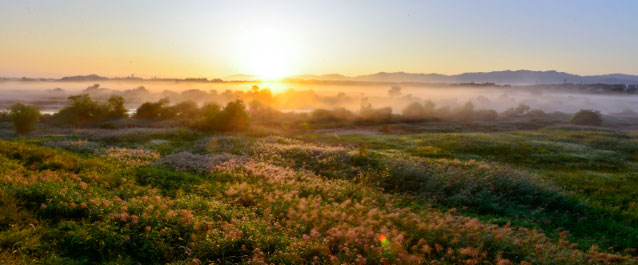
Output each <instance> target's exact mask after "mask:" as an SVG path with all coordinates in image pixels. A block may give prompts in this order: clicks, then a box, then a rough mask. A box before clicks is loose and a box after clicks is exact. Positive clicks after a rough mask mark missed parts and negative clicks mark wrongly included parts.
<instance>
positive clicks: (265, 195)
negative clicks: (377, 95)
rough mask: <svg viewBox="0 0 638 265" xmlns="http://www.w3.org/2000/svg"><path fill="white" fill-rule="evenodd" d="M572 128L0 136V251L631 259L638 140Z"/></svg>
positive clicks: (35, 254) (158, 259) (237, 257)
mask: <svg viewBox="0 0 638 265" xmlns="http://www.w3.org/2000/svg"><path fill="white" fill-rule="evenodd" d="M222 112H223V111H222ZM584 129H586V128H584ZM584 129H583V128H582V127H581V130H580V131H567V130H541V131H530V132H509V133H485V134H482V133H440V134H417V135H351V136H347V135H343V136H340V137H334V136H329V135H319V134H309V135H299V136H298V138H303V139H306V141H302V140H299V139H291V138H287V137H282V136H270V137H263V138H255V137H249V136H245V135H243V134H242V135H212V136H210V135H203V134H200V133H196V132H192V131H188V130H184V129H172V130H167V129H139V128H135V129H126V130H97V129H91V130H82V131H80V132H82V133H84V134H82V135H77V136H66V137H63V138H60V139H58V138H47V139H32V140H28V141H27V140H14V141H1V140H0V260H2V261H4V262H7V263H51V264H86V263H90V264H93V263H101V264H137V263H141V264H190V263H193V264H210V263H215V264H270V263H274V264H309V263H314V264H344V263H345V264H597V263H603V264H635V263H636V262H637V260H636V256H635V255H636V253H635V252H632V251H635V250H632V247H633V246H635V245H636V238H638V236H637V233H636V231H637V230H636V223H635V222H633V221H632V220H636V219H632V218H636V217H638V215H636V216H634V217H632V215H631V214H630V213H631V212H632V211H635V210H638V209H636V208H635V205H634V206H632V204H631V203H632V202H635V201H636V198H634V196H635V193H632V189H635V188H636V186H635V185H638V182H636V180H635V179H633V180H632V176H633V175H631V174H630V172H633V171H635V168H634V166H635V165H634V161H636V158H635V157H634V155H633V154H635V153H636V152H637V151H638V144H637V143H638V141H637V140H636V137H635V135H633V134H629V133H622V132H609V131H583V130H584ZM107 134H108V135H107ZM78 137H79V138H80V139H84V138H88V139H89V141H85V140H76V139H77V138H78ZM160 139H161V140H160ZM310 142H312V143H310ZM36 143H43V144H45V145H48V146H54V147H59V148H61V149H64V150H61V149H52V148H48V147H41V146H37V145H35V144H36ZM83 146H94V147H98V151H97V152H85V150H86V149H85V148H84V147H83ZM609 150H613V153H612V152H609ZM536 152H540V154H539V155H541V156H542V155H545V156H548V158H547V159H538V157H536V158H529V159H526V157H531V155H530V154H534V153H536ZM517 153H522V155H520V156H514V157H512V156H513V154H517ZM160 154H161V155H160ZM578 155H581V157H580V158H578ZM556 159H559V163H557V164H558V165H556V166H555V167H550V166H549V165H552V160H556ZM561 159H566V160H565V161H572V163H571V164H569V165H567V166H562V165H560V164H561V163H562V162H564V160H561ZM510 164H511V166H510ZM613 164H616V165H619V166H617V167H615V168H612V167H611V165H613ZM563 172H568V173H570V174H569V175H566V174H563ZM583 172H588V173H586V174H583ZM550 173H551V174H550ZM625 173H627V174H625ZM603 174H604V175H603ZM579 178H584V179H585V181H582V180H579ZM615 178H623V179H622V180H621V179H617V180H616V179H615ZM621 183H622V185H621ZM572 185H573V186H572ZM632 185H634V186H632ZM623 186H624V187H623ZM581 189H583V191H581ZM632 207H634V208H632ZM621 211H622V212H623V213H622V214H621ZM636 212H638V211H636ZM598 246H601V247H602V248H600V247H598ZM608 247H613V248H608ZM632 255H633V256H632Z"/></svg>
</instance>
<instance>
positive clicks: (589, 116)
mask: <svg viewBox="0 0 638 265" xmlns="http://www.w3.org/2000/svg"><path fill="white" fill-rule="evenodd" d="M569 122H570V123H572V124H576V125H587V126H600V125H601V124H602V123H603V119H602V118H601V116H600V112H598V111H593V110H580V111H579V112H576V114H574V116H572V117H571V119H569Z"/></svg>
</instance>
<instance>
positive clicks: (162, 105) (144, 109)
mask: <svg viewBox="0 0 638 265" xmlns="http://www.w3.org/2000/svg"><path fill="white" fill-rule="evenodd" d="M169 103H170V100H169V99H168V98H163V99H160V100H159V101H157V102H154V103H153V102H145V103H144V104H142V105H140V106H139V107H138V108H137V111H135V115H134V117H135V118H136V119H145V120H166V119H171V118H173V117H175V113H174V112H173V110H172V109H171V108H170V107H169Z"/></svg>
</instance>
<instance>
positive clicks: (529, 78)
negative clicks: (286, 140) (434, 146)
mask: <svg viewBox="0 0 638 265" xmlns="http://www.w3.org/2000/svg"><path fill="white" fill-rule="evenodd" d="M326 76H329V78H326ZM292 78H299V79H306V80H349V81H366V82H419V83H471V82H474V83H496V84H511V85H534V84H557V83H563V82H567V83H587V84H594V83H605V84H638V76H636V75H626V74H608V75H591V76H580V75H575V74H569V73H564V72H557V71H530V70H517V71H510V70H507V71H494V72H477V73H463V74H458V75H442V74H436V73H431V74H421V73H405V72H394V73H387V72H380V73H376V74H370V75H359V76H354V77H348V76H342V75H323V76H317V75H300V76H295V77H292Z"/></svg>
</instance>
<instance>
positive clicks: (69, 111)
mask: <svg viewBox="0 0 638 265" xmlns="http://www.w3.org/2000/svg"><path fill="white" fill-rule="evenodd" d="M124 103H125V102H124V98H123V97H122V96H111V97H109V98H108V99H107V100H106V101H105V102H98V101H96V100H94V99H92V98H91V97H90V96H89V95H87V94H82V95H77V96H70V97H69V98H68V105H67V106H65V107H64V108H62V109H61V110H60V111H58V112H57V113H55V114H53V115H40V111H39V109H38V108H37V107H34V106H27V105H24V104H20V103H18V104H15V105H14V106H13V107H12V108H11V110H10V111H9V112H8V113H0V114H2V116H0V119H4V120H12V121H13V124H14V127H15V130H16V133H18V134H27V133H29V132H31V131H33V130H34V129H35V128H36V124H37V123H38V122H39V121H42V122H45V123H47V124H49V125H51V126H72V127H102V128H113V129H115V128H119V127H122V126H118V125H114V124H116V123H117V122H118V121H122V120H143V121H147V122H148V123H147V124H154V123H160V122H162V121H176V122H177V123H173V125H176V126H186V127H190V128H193V129H197V130H201V131H207V132H228V131H244V130H246V129H248V128H249V126H250V124H251V120H252V121H253V123H258V124H261V125H281V124H284V123H286V124H294V123H303V124H306V123H344V122H352V123H388V122H423V121H435V120H448V121H465V122H467V121H493V120H495V119H497V118H498V117H499V116H503V117H507V118H515V117H530V118H543V117H545V116H546V115H547V114H545V112H543V111H541V110H532V109H530V107H529V106H527V105H523V104H521V105H519V106H518V107H516V108H510V109H508V110H506V111H504V112H503V113H501V114H500V115H499V113H497V112H496V111H495V110H490V109H475V107H474V104H472V102H471V101H468V102H467V103H465V104H463V105H461V106H458V107H451V106H440V107H438V106H436V104H435V103H434V102H432V101H430V100H426V101H424V102H413V103H410V104H409V105H407V106H406V107H405V108H403V109H402V110H401V112H400V113H394V112H393V110H392V108H390V107H381V108H375V107H373V106H372V104H370V103H369V101H368V100H367V98H363V100H362V101H361V107H360V109H359V111H356V112H354V111H350V110H348V109H345V108H335V109H331V110H328V109H315V110H313V111H312V112H309V113H296V112H282V111H279V110H276V109H274V108H272V107H270V106H269V105H268V104H267V103H263V102H260V101H257V100H253V101H251V102H250V104H249V107H247V106H246V105H245V104H244V102H243V101H242V100H239V99H236V100H233V101H230V102H228V103H227V104H226V105H225V106H224V107H222V106H220V105H218V104H216V103H205V104H203V105H202V106H201V107H200V106H199V105H198V104H197V103H196V102H195V101H192V100H186V101H182V102H179V103H177V104H174V105H171V103H170V100H169V99H168V98H164V99H160V100H158V101H155V102H145V103H143V104H141V105H140V106H139V107H138V108H137V110H136V111H135V112H134V113H133V114H132V115H129V113H128V110H127V109H126V108H125V107H124ZM570 122H571V123H573V124H577V125H593V126H600V125H601V124H602V118H601V114H600V113H599V112H597V111H592V110H581V111H579V112H578V113H576V114H575V115H574V116H573V117H572V118H571V119H570ZM139 125H140V124H133V126H139Z"/></svg>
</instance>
